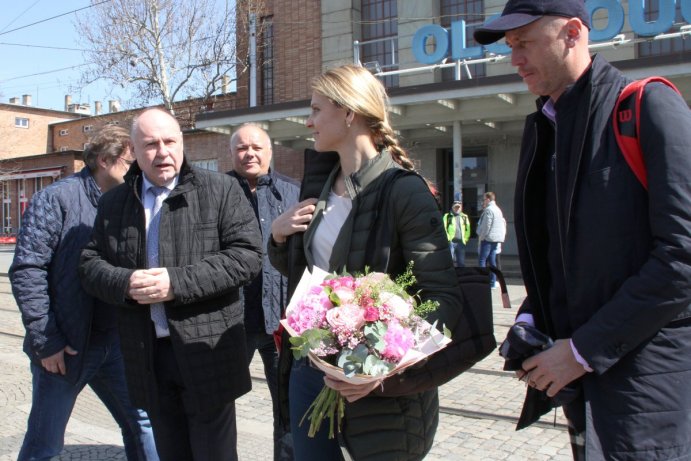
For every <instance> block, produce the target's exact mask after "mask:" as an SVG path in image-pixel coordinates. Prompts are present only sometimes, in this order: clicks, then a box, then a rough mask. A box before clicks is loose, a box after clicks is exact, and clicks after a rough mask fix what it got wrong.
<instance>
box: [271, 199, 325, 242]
mask: <svg viewBox="0 0 691 461" xmlns="http://www.w3.org/2000/svg"><path fill="white" fill-rule="evenodd" d="M316 203H317V199H315V198H308V199H306V200H303V201H302V202H300V203H296V204H295V205H293V206H292V207H290V208H289V209H288V210H286V211H285V212H284V213H283V214H281V215H280V216H278V217H277V218H276V219H274V220H273V222H272V223H271V235H272V236H273V239H274V242H276V243H284V242H285V241H286V239H287V238H288V236H290V235H293V234H294V233H296V232H305V231H306V230H307V226H308V225H309V223H310V221H312V214H313V213H314V210H315V204H316Z"/></svg>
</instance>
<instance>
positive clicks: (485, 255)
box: [478, 240, 497, 287]
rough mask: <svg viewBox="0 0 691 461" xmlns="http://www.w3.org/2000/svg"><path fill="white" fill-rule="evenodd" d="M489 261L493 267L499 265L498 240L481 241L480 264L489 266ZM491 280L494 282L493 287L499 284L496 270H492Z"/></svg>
mask: <svg viewBox="0 0 691 461" xmlns="http://www.w3.org/2000/svg"><path fill="white" fill-rule="evenodd" d="M488 262H489V265H490V266H491V267H497V242H487V241H485V240H483V241H482V242H481V243H480V254H479V256H478V265H479V266H480V267H487V263H488ZM490 281H491V282H492V287H494V286H495V285H496V284H497V276H496V275H494V272H490Z"/></svg>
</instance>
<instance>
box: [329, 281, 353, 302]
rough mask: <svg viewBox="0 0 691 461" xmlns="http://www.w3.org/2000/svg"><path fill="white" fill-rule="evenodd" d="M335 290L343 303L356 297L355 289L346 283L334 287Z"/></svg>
mask: <svg viewBox="0 0 691 461" xmlns="http://www.w3.org/2000/svg"><path fill="white" fill-rule="evenodd" d="M333 292H334V293H335V294H336V296H338V300H339V301H340V303H341V305H344V304H349V303H351V302H352V301H353V300H354V299H355V290H353V289H352V288H350V287H347V286H344V285H341V286H339V287H337V288H334V289H333Z"/></svg>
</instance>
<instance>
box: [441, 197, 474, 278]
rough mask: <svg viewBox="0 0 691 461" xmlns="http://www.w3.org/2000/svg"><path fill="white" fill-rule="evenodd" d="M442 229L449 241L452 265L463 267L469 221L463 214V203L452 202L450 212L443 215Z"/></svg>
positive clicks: (468, 236) (468, 234) (468, 233)
mask: <svg viewBox="0 0 691 461" xmlns="http://www.w3.org/2000/svg"><path fill="white" fill-rule="evenodd" d="M444 229H446V236H447V237H448V239H449V247H450V249H451V256H452V257H453V263H454V265H455V266H456V267H464V266H465V246H466V244H467V243H468V239H469V238H470V221H469V220H468V215H467V214H465V213H463V202H460V201H456V202H453V205H451V211H450V212H449V213H446V214H445V215H444Z"/></svg>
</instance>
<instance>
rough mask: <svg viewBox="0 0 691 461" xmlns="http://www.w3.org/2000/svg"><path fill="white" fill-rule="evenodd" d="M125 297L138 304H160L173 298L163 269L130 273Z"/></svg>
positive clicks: (140, 270) (168, 278) (168, 280)
mask: <svg viewBox="0 0 691 461" xmlns="http://www.w3.org/2000/svg"><path fill="white" fill-rule="evenodd" d="M127 295H128V296H129V297H130V298H132V299H133V300H135V301H137V302H138V303H139V304H154V303H162V302H164V301H170V300H171V299H174V298H175V294H174V293H173V288H172V287H171V286H170V277H169V276H168V270H167V269H166V268H165V267H156V268H153V269H139V270H136V271H134V272H132V275H131V276H130V286H129V288H128V289H127Z"/></svg>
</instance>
